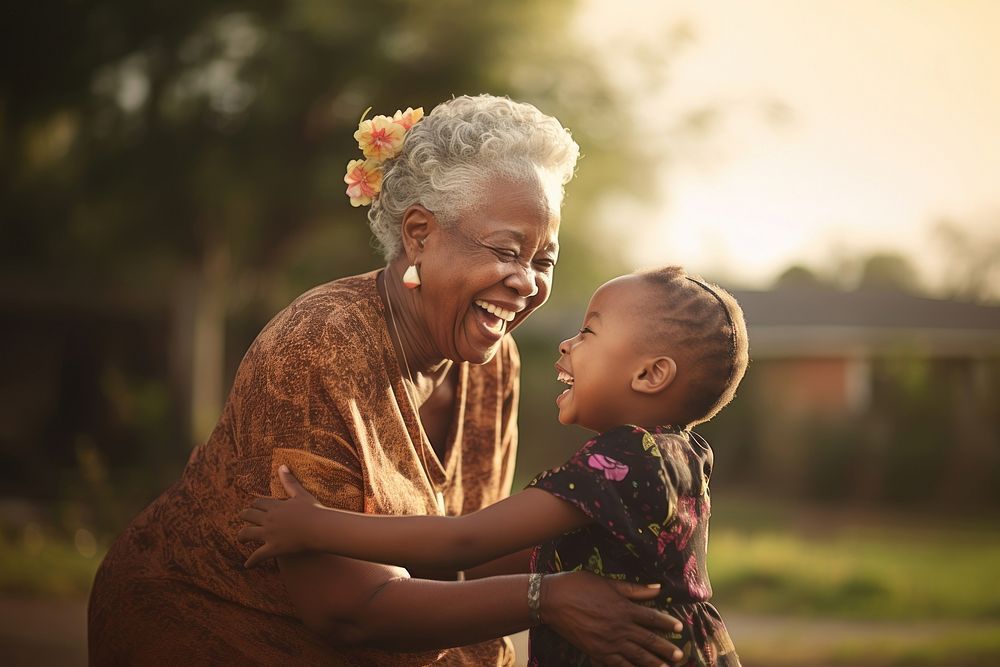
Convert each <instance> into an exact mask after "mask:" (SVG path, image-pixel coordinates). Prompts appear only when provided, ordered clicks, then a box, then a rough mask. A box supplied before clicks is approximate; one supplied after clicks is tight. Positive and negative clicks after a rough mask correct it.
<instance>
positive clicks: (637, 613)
mask: <svg viewBox="0 0 1000 667" xmlns="http://www.w3.org/2000/svg"><path fill="white" fill-rule="evenodd" d="M632 618H633V620H635V622H636V623H638V624H640V625H642V626H645V627H647V628H649V629H651V630H657V631H659V632H680V631H681V630H683V629H684V626H683V625H682V624H681V622H680V621H679V620H677V619H676V618H674V617H673V616H671V615H670V614H668V613H666V612H664V611H657V610H656V609H649V608H648V607H639V608H638V609H635V610H634V615H633V617H632Z"/></svg>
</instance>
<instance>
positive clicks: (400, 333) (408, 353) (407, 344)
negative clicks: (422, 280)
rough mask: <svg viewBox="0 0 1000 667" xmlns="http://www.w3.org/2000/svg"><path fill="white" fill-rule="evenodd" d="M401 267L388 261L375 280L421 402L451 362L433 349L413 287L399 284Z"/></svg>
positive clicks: (398, 351)
mask: <svg viewBox="0 0 1000 667" xmlns="http://www.w3.org/2000/svg"><path fill="white" fill-rule="evenodd" d="M402 276H403V268H402V267H401V266H400V263H399V262H398V261H395V262H391V263H390V264H389V265H388V266H386V268H385V270H383V271H382V272H381V273H380V274H379V279H378V280H377V281H376V284H377V285H378V287H379V296H381V297H382V302H383V304H384V305H385V308H384V311H385V315H386V325H387V327H388V329H389V337H390V338H391V339H392V342H393V346H394V347H395V349H396V354H397V356H398V357H399V360H400V361H401V362H402V363H401V364H400V366H402V370H403V372H404V373H405V374H406V376H408V377H406V378H405V379H407V380H409V381H410V382H411V383H412V385H413V389H414V392H415V398H416V399H417V402H418V403H420V404H422V403H423V402H424V401H425V400H427V397H428V396H430V394H431V393H432V392H433V391H434V389H436V388H437V386H438V385H440V384H441V383H442V382H443V381H444V379H445V378H446V377H447V376H448V371H449V370H451V367H452V362H451V360H450V359H445V358H443V357H442V356H441V354H440V353H439V352H437V351H436V350H435V349H434V346H433V344H432V343H431V338H430V335H429V332H428V328H427V326H426V323H425V322H424V321H423V318H422V317H421V316H420V315H419V310H420V309H419V304H418V299H419V295H418V294H417V293H416V292H417V290H412V289H408V288H406V287H405V286H404V285H403V280H402Z"/></svg>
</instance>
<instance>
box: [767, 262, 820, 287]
mask: <svg viewBox="0 0 1000 667" xmlns="http://www.w3.org/2000/svg"><path fill="white" fill-rule="evenodd" d="M774 287H776V288H783V287H796V288H801V287H804V288H813V289H816V288H826V289H829V288H832V287H835V285H833V284H832V283H831V282H830V281H828V280H827V279H825V278H823V277H822V276H821V275H820V274H818V273H817V272H816V271H814V270H813V269H811V268H809V267H808V266H805V265H804V264H793V265H792V266H789V267H788V268H787V269H785V270H784V271H782V272H781V273H779V274H778V277H777V278H775V279H774Z"/></svg>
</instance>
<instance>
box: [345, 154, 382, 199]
mask: <svg viewBox="0 0 1000 667" xmlns="http://www.w3.org/2000/svg"><path fill="white" fill-rule="evenodd" d="M344 182H345V183H347V196H348V197H350V198H351V206H363V205H366V204H370V203H372V197H374V196H375V195H377V194H378V193H379V190H381V188H382V170H381V169H379V168H378V164H377V163H374V162H372V161H371V160H351V161H350V162H348V163H347V175H346V176H344Z"/></svg>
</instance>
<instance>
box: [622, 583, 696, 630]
mask: <svg viewBox="0 0 1000 667" xmlns="http://www.w3.org/2000/svg"><path fill="white" fill-rule="evenodd" d="M612 585H613V586H614V587H615V590H617V591H618V592H619V593H620V594H621V595H623V596H624V597H626V598H628V599H629V600H632V601H633V602H641V601H644V600H652V599H653V598H655V597H656V596H657V595H659V594H660V585H659V584H648V585H646V584H633V583H631V582H627V581H613V582H612ZM635 611H636V615H635V616H634V618H635V620H636V621H637V622H639V623H642V624H643V625H645V626H647V627H649V628H653V629H657V630H663V631H664V632H669V631H671V630H673V631H674V632H680V631H681V629H682V627H683V626H682V625H681V622H680V621H678V620H677V619H676V618H674V617H673V616H671V615H670V614H665V613H663V612H661V611H656V610H655V609H649V608H647V607H637V608H636V610H635Z"/></svg>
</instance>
